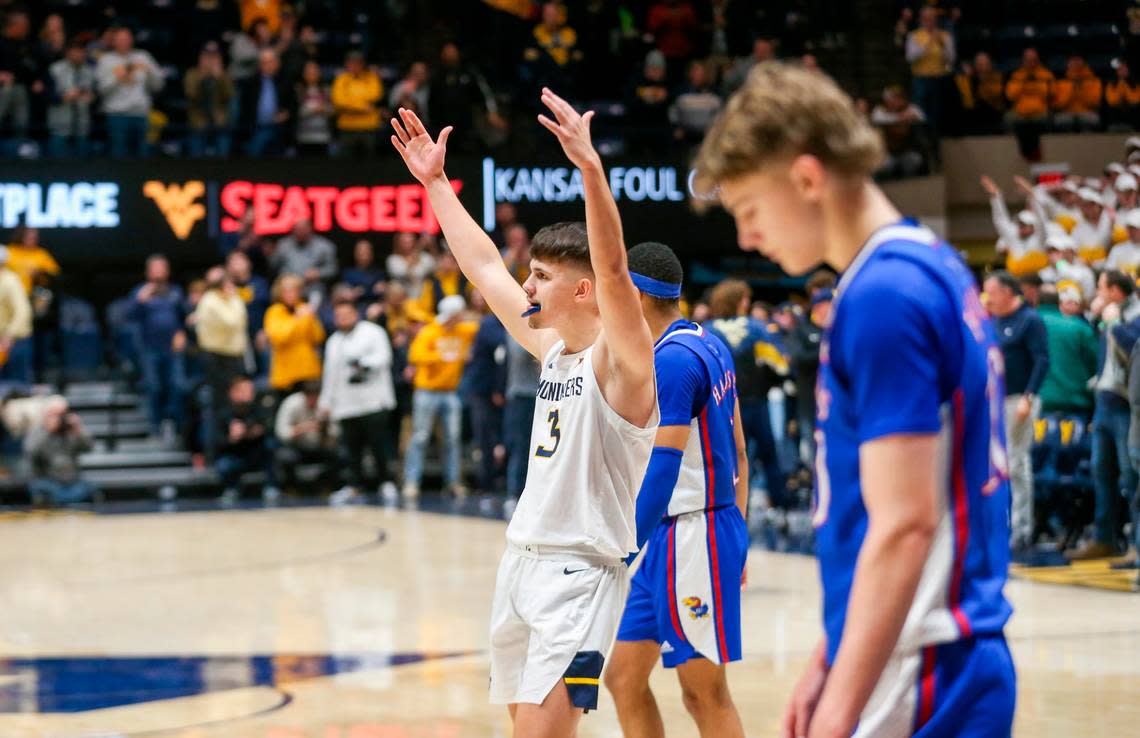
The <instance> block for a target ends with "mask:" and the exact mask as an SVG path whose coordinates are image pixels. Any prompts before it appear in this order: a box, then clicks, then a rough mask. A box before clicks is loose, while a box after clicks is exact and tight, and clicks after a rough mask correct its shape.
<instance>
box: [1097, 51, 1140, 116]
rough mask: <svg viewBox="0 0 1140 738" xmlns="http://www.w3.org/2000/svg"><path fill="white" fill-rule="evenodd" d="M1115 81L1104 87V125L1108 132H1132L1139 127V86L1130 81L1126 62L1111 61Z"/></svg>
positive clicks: (1130, 77) (1130, 76) (1121, 60)
mask: <svg viewBox="0 0 1140 738" xmlns="http://www.w3.org/2000/svg"><path fill="white" fill-rule="evenodd" d="M1112 67H1113V69H1115V70H1116V79H1114V80H1112V81H1111V82H1109V83H1108V84H1106V85H1105V86H1104V123H1105V125H1106V126H1107V127H1108V129H1109V130H1124V131H1133V130H1136V127H1137V126H1138V125H1140V84H1136V82H1135V81H1133V79H1132V73H1131V70H1130V69H1129V68H1128V62H1126V61H1124V60H1123V59H1113V60H1112Z"/></svg>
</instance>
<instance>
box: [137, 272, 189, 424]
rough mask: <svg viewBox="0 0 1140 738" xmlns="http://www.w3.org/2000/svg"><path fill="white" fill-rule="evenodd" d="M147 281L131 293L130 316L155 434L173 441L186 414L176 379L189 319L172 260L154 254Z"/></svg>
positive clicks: (147, 273)
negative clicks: (179, 342)
mask: <svg viewBox="0 0 1140 738" xmlns="http://www.w3.org/2000/svg"><path fill="white" fill-rule="evenodd" d="M146 278H147V281H146V282H145V283H144V284H142V285H140V286H139V287H136V288H135V289H134V290H133V291H132V292H131V296H130V312H129V317H130V319H131V321H132V322H134V323H135V325H136V326H137V329H138V334H137V335H138V338H139V342H140V344H141V345H140V347H139V351H138V355H139V360H140V363H141V365H142V366H141V367H140V368H141V370H142V384H143V390H144V392H145V393H146V396H147V409H148V412H149V415H150V423H151V433H152V434H153V435H155V436H158V435H160V434H161V435H162V436H163V437H164V438H165V439H166V440H168V441H170V442H173V440H174V430H175V428H176V427H177V426H178V421H179V420H180V419H181V417H182V398H181V396H180V394H179V388H178V387H177V382H176V381H175V371H174V363H175V362H174V349H175V346H174V344H175V339H176V337H181V338H184V335H185V334H183V325H184V323H185V319H186V308H185V298H184V295H183V293H182V289H181V288H180V287H178V286H177V285H172V284H170V262H169V261H167V260H166V257H164V256H152V257H150V258H149V259H148V260H147V264H146Z"/></svg>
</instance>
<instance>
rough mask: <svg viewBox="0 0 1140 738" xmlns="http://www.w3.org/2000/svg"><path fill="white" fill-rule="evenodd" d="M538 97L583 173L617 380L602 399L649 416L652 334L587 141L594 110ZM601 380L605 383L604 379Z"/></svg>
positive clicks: (608, 352) (607, 350)
mask: <svg viewBox="0 0 1140 738" xmlns="http://www.w3.org/2000/svg"><path fill="white" fill-rule="evenodd" d="M542 102H543V103H544V104H545V105H546V107H547V108H549V109H550V112H551V113H553V114H554V118H555V119H554V120H551V119H550V118H548V117H546V116H545V115H540V116H538V121H539V123H541V124H542V125H543V126H544V127H545V128H546V129H547V130H549V131H550V132H551V133H553V134H554V135H555V136H556V137H557V138H558V142H559V143H560V144H562V150H563V151H564V152H566V157H567V158H568V159H570V161H571V163H573V164H574V165H575V166H576V167H578V169H579V170H580V171H581V172H582V184H583V187H584V189H585V193H586V232H587V237H588V238H589V241H590V264H591V266H592V267H593V269H594V282H595V285H596V289H597V297H598V311H599V312H600V313H601V318H602V342H603V345H604V349H603V351H604V355H605V358H606V360H607V364H608V368H609V369H610V372H609V374H610V375H612V378H614V379H616V380H617V386H616V387H615V388H614V389H615V390H616V391H615V392H613V393H610V392H607V400H609V401H610V404H611V405H613V407H614V409H615V410H617V411H618V412H619V413H621V414H622V415H626V413H625V412H623V411H622V408H620V407H619V406H618V405H619V404H621V405H626V406H627V407H628V411H629V412H630V413H632V414H634V415H640V414H641V413H640V410H639V408H640V409H643V410H644V412H645V413H646V418H648V414H649V413H650V412H651V405H652V402H653V393H652V379H653V337H652V336H651V335H650V333H649V325H648V324H647V323H646V322H645V318H644V316H643V315H642V312H641V299H640V297H639V295H638V292H637V288H636V287H634V285H633V280H632V279H630V276H629V265H628V263H627V261H626V253H625V239H624V238H623V236H622V229H621V216H620V215H619V214H618V209H617V203H615V202H614V198H613V193H611V192H610V187H609V183H607V182H606V173H605V169H604V168H603V167H602V158H601V156H600V155H599V154H598V152H597V150H596V149H595V148H594V144H593V142H592V141H591V140H590V121H591V120H592V119H593V117H594V111H592V110H591V111H589V112H587V113H586V114H585V115H579V114H578V112H577V111H575V110H574V108H572V107H571V106H570V104H569V103H567V102H566V101H565V100H563V99H562V98H560V97H558V96H557V95H555V94H554V93H553V92H551V91H550V90H549V89H546V88H544V89H543V91H542ZM603 381H606V382H607V384H608V378H607V380H603ZM641 406H644V407H643V408H642V407H641Z"/></svg>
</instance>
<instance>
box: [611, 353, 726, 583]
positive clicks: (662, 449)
mask: <svg viewBox="0 0 1140 738" xmlns="http://www.w3.org/2000/svg"><path fill="white" fill-rule="evenodd" d="M654 369H655V371H656V376H657V403H658V407H659V409H660V412H661V423H660V426H659V427H660V429H661V430H659V431H658V442H657V443H656V444H655V445H654V448H653V453H652V454H651V455H650V457H649V467H648V468H647V469H646V471H645V478H644V479H643V480H642V483H641V491H640V492H639V493H638V495H637V509H636V515H635V517H636V521H637V549H638V551H640V550H641V547H642V546H644V545H645V542H646V541H647V540H649V534H650V533H652V532H653V529H654V528H655V527H656V526H657V524H658V523H659V522H661V518H663V517H664V516H665V513H666V512H667V511H668V509H669V500H670V499H671V498H672V496H673V488H674V487H676V486H677V478H678V477H679V476H680V474H681V459H682V457H683V456H684V452H685V443H686V442H687V439H688V433H687V432H680V433H679V432H678V430H679V429H685V431H687V430H688V428H689V426H690V425H691V423H692V420H693V414H694V411H695V407H694V405H695V404H696V398H698V397H707V396H708V379H707V377H706V376H705V372H704V369H703V367H702V366H701V363H700V360H699V359H698V358H697V357H696V355H694V354H693V353H692V352H690V351H689V350H688V349H687V348H684V347H683V346H672V345H670V346H665V347H663V348H662V349H661V350H660V351H659V352H658V353H657V356H656V358H655V362H654ZM663 435H668V436H670V437H671V438H675V439H677V440H676V441H674V442H672V443H670V444H667V445H666V444H663V443H662V442H661V441H662V436H663ZM634 555H636V552H635V554H634ZM630 560H631V561H632V557H631V559H630Z"/></svg>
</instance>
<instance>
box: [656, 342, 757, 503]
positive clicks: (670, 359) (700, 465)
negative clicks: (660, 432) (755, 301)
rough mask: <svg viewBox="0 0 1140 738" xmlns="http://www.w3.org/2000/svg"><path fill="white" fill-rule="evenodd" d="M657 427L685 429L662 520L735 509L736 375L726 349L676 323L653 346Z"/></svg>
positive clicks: (718, 343)
mask: <svg viewBox="0 0 1140 738" xmlns="http://www.w3.org/2000/svg"><path fill="white" fill-rule="evenodd" d="M654 361H655V362H656V365H655V367H654V368H655V370H656V374H657V396H658V397H657V399H658V406H659V407H660V410H661V425H687V426H689V427H690V429H691V430H690V432H689V440H688V442H687V443H686V445H685V450H684V452H683V456H682V458H681V473H680V476H678V478H677V485H676V486H675V487H674V488H673V495H672V497H671V498H670V500H669V508H668V511H667V514H668V515H670V516H674V515H680V514H681V513H687V512H693V511H696V510H710V509H712V508H714V507H720V506H722V505H733V504H736V480H737V469H736V438H735V436H734V435H733V423H734V420H735V409H736V374H735V370H734V367H733V363H732V357H731V356H730V355H729V353H728V349H727V347H726V346H725V345H724V344H723V343H722V342H721V341H720V340H719V339H718V338H716V337H715V336H713V335H711V334H710V333H709V331H706V330H705V329H704V328H702V327H701V326H699V325H696V324H695V323H690V322H688V321H686V320H678V321H677V322H675V323H673V325H671V326H669V328H667V329H666V331H665V333H664V335H662V336H661V338H660V339H659V340H658V341H657V344H656V345H655V346H654Z"/></svg>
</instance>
